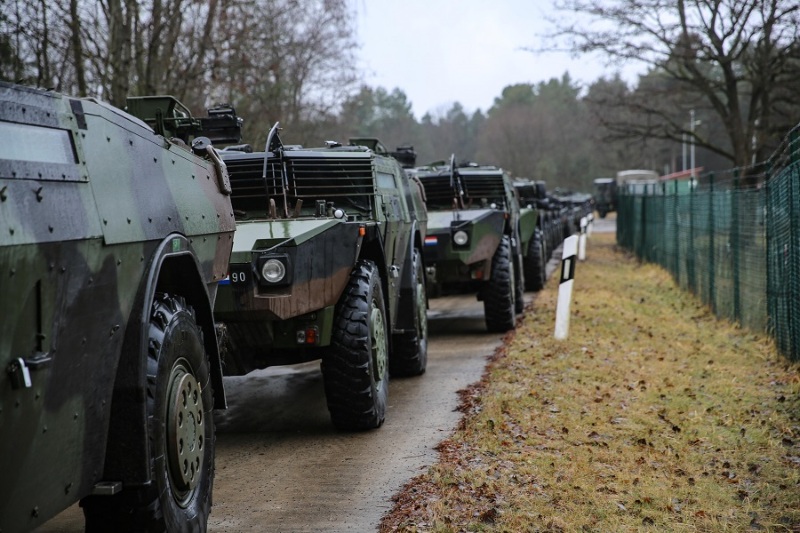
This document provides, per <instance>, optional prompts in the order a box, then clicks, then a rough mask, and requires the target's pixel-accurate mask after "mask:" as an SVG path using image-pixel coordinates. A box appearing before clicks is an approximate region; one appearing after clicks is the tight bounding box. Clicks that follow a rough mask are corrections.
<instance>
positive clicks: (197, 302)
mask: <svg viewBox="0 0 800 533" xmlns="http://www.w3.org/2000/svg"><path fill="white" fill-rule="evenodd" d="M201 272H202V267H201V265H200V263H199V262H198V259H197V256H196V254H195V253H194V251H193V249H192V246H191V242H190V241H189V240H188V239H187V238H186V237H184V236H183V235H178V234H173V235H170V236H169V237H168V238H166V239H164V240H163V241H162V242H161V243H160V244H159V246H158V247H157V249H156V250H155V252H154V253H153V254H152V256H151V259H150V264H149V266H148V268H147V273H146V275H145V276H144V277H143V279H142V281H141V283H140V286H139V290H138V293H137V298H136V304H135V305H134V308H133V309H132V311H131V315H130V318H129V320H128V326H127V328H126V332H125V340H124V343H123V349H122V353H121V354H120V360H119V364H118V367H117V373H116V378H115V382H114V393H113V396H112V400H111V416H110V421H109V427H108V434H107V435H108V439H107V444H106V459H105V466H104V470H103V476H102V477H103V479H104V480H113V481H123V482H124V483H125V484H126V485H139V484H144V483H148V482H150V481H151V480H152V472H151V469H150V457H149V454H150V449H149V445H148V431H147V430H141V431H140V430H138V428H147V427H148V420H147V397H146V395H147V384H146V380H147V350H148V331H149V324H150V310H151V308H152V305H153V301H154V298H155V295H156V293H157V292H168V293H170V294H173V295H175V296H180V297H182V298H184V299H185V301H186V303H187V305H189V306H191V307H192V308H193V309H194V312H195V317H196V320H197V325H198V326H199V327H200V329H201V331H202V332H203V341H204V347H205V350H206V353H207V354H208V356H209V367H210V368H209V370H210V374H211V377H210V379H211V382H212V386H213V387H214V407H215V408H225V407H226V398H225V392H224V389H223V384H222V368H221V366H220V356H219V348H218V346H217V342H216V332H215V329H214V320H213V312H212V308H211V301H210V298H209V294H208V289H207V287H206V285H205V283H204V282H203V277H202V274H201ZM132 428H136V429H134V430H133V431H132V430H131V429H132Z"/></svg>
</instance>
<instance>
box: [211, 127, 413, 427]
mask: <svg viewBox="0 0 800 533" xmlns="http://www.w3.org/2000/svg"><path fill="white" fill-rule="evenodd" d="M328 144H329V145H328V146H326V147H323V148H299V147H291V146H284V145H283V143H282V142H281V140H280V137H279V131H278V125H277V124H276V125H275V127H273V128H272V130H271V131H270V133H269V136H268V141H267V145H266V150H265V151H264V152H255V153H243V152H235V151H226V152H224V153H223V157H224V160H225V163H226V164H227V167H228V171H229V172H230V176H231V187H232V189H233V193H232V202H233V207H234V210H235V213H236V216H237V232H236V238H235V241H234V247H233V254H232V256H231V267H230V279H229V280H228V281H227V282H226V284H225V285H222V286H221V287H220V290H219V297H218V298H217V302H216V306H215V316H216V319H217V321H218V322H219V323H220V328H221V329H222V330H223V331H224V334H225V338H226V339H228V342H227V343H226V346H227V347H228V348H227V349H226V355H225V361H224V364H225V372H226V373H227V374H230V375H243V374H247V373H249V372H251V371H252V370H254V369H258V368H264V367H267V366H272V365H283V364H292V363H300V362H305V361H313V360H317V359H321V361H322V363H321V364H322V374H323V379H324V383H325V394H326V397H327V402H328V410H329V411H330V414H331V418H332V420H333V423H334V425H335V426H336V427H338V428H340V429H368V428H375V427H378V426H380V425H381V424H382V423H383V420H384V417H385V411H386V399H387V393H388V379H389V373H390V372H391V374H393V375H405V376H408V375H418V374H422V373H423V372H424V371H425V366H426V364H427V318H426V309H427V296H426V290H425V276H424V266H423V256H422V245H423V242H424V239H425V228H426V225H427V216H426V212H425V206H424V203H423V196H422V188H421V186H420V185H419V184H418V182H417V181H415V180H413V179H409V178H408V176H407V175H406V174H405V172H404V171H403V169H402V168H401V167H400V165H399V164H398V162H397V161H396V160H395V159H394V158H392V157H389V156H388V155H387V152H386V150H385V148H384V147H383V145H381V144H380V143H378V142H377V141H376V140H374V139H358V140H356V141H355V142H354V143H353V144H352V145H350V146H341V145H339V144H337V143H328Z"/></svg>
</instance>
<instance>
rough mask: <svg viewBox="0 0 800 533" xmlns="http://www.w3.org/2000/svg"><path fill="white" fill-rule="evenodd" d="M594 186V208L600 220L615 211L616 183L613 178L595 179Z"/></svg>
mask: <svg viewBox="0 0 800 533" xmlns="http://www.w3.org/2000/svg"><path fill="white" fill-rule="evenodd" d="M592 184H593V185H594V196H593V198H592V199H593V201H594V208H595V210H596V211H597V214H598V215H600V218H606V215H607V214H608V213H611V212H612V211H616V210H617V181H616V180H615V179H614V178H597V179H595V180H594V181H593V182H592Z"/></svg>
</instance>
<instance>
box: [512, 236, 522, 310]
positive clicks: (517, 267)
mask: <svg viewBox="0 0 800 533" xmlns="http://www.w3.org/2000/svg"><path fill="white" fill-rule="evenodd" d="M517 242H518V243H519V244H518V245H517V247H516V248H513V247H512V249H511V253H512V255H513V261H514V311H515V312H516V313H517V314H518V315H521V314H522V313H523V312H524V311H525V264H524V259H523V257H522V253H521V252H520V249H519V248H520V246H521V244H522V243H521V242H520V241H517Z"/></svg>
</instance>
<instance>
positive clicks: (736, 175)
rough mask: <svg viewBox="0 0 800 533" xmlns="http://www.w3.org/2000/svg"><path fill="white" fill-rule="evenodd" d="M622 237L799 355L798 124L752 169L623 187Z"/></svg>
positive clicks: (729, 314) (718, 308)
mask: <svg viewBox="0 0 800 533" xmlns="http://www.w3.org/2000/svg"><path fill="white" fill-rule="evenodd" d="M617 243H618V244H619V245H620V246H622V247H624V248H627V249H629V250H631V251H632V252H633V253H635V254H636V256H638V257H639V258H640V259H642V260H644V261H648V262H653V263H657V264H659V265H661V266H663V267H664V268H666V269H667V270H669V271H670V272H672V275H673V277H674V278H675V280H676V282H677V283H678V284H679V285H680V286H681V287H682V288H684V289H686V290H689V291H691V292H693V293H694V294H696V295H697V296H698V297H699V298H701V299H702V301H703V302H705V303H706V304H707V305H709V307H711V309H712V310H713V311H714V312H715V313H716V314H717V315H719V316H722V317H725V318H728V319H731V320H733V321H736V322H739V323H740V324H742V325H743V326H745V327H748V328H751V329H754V330H760V331H766V332H768V333H769V334H771V335H772V336H774V337H775V340H776V343H777V345H778V348H779V349H780V350H781V352H782V353H783V354H785V355H786V356H787V357H789V358H790V359H791V360H793V361H797V360H800V125H798V127H795V129H793V130H792V131H791V132H790V134H789V135H788V136H787V137H786V139H785V140H784V142H783V144H782V145H781V148H780V149H779V150H778V151H777V152H776V153H775V154H773V156H772V157H770V158H769V159H768V160H767V161H765V162H763V163H760V164H757V165H755V166H753V167H748V168H746V169H732V170H729V171H726V172H722V173H716V174H715V173H707V174H704V175H702V176H700V177H699V179H698V180H697V181H696V182H689V183H688V186H687V182H677V181H662V182H658V183H653V184H650V185H646V186H645V187H644V188H643V189H642V187H641V186H640V187H637V188H636V190H634V189H633V188H631V187H628V188H626V187H624V186H623V187H621V188H620V191H619V207H618V216H617Z"/></svg>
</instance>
